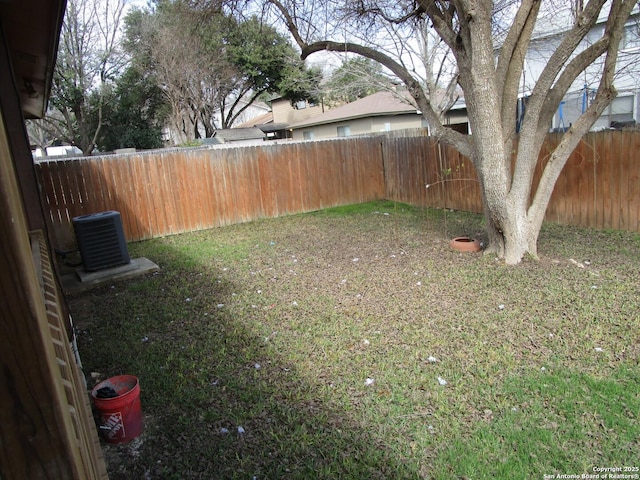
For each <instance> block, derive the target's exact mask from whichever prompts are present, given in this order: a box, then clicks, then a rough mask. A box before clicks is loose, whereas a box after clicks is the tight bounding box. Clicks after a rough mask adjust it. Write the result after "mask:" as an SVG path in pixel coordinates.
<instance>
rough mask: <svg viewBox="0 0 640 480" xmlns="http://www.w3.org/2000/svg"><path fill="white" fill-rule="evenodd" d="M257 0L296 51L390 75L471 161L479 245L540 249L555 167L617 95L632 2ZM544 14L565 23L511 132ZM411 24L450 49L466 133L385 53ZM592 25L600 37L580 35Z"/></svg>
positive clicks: (508, 253) (513, 254) (512, 257)
mask: <svg viewBox="0 0 640 480" xmlns="http://www.w3.org/2000/svg"><path fill="white" fill-rule="evenodd" d="M265 1H266V2H267V4H268V5H271V6H272V7H274V12H275V14H276V15H278V16H279V18H280V20H281V21H282V22H283V24H284V25H286V27H287V28H288V29H289V31H290V32H291V34H292V35H293V37H294V38H295V40H296V42H297V43H298V45H299V46H300V48H301V49H302V56H303V58H306V57H308V56H309V55H312V54H314V53H316V52H321V51H326V50H329V51H336V52H348V53H352V54H358V55H361V56H364V57H367V58H370V59H372V60H374V61H377V62H379V63H381V64H382V65H383V66H384V67H386V68H387V69H388V70H390V71H391V72H393V74H395V75H396V76H397V77H398V78H399V79H400V80H401V81H402V82H403V83H404V84H405V86H406V87H407V89H408V90H409V92H410V94H411V96H412V97H413V98H414V100H415V102H416V104H417V106H418V108H419V109H420V110H421V111H422V112H423V115H424V117H425V119H426V120H427V122H428V123H429V126H430V128H431V131H432V133H433V134H434V135H435V136H436V137H437V138H439V139H440V140H441V141H444V142H446V143H449V144H451V145H453V146H455V147H456V148H457V149H458V150H459V151H460V152H461V153H462V154H464V155H466V156H467V157H469V158H470V159H471V161H472V162H473V164H474V166H475V169H476V171H477V173H478V180H479V182H480V186H481V192H482V197H483V205H484V213H485V218H486V222H487V233H488V237H489V245H488V248H487V251H488V252H492V253H495V254H497V255H498V256H499V257H500V258H503V259H504V260H505V261H506V263H508V264H516V263H519V262H520V261H521V260H522V258H523V257H524V255H525V254H529V255H531V256H533V257H537V240H538V235H539V232H540V228H541V226H542V222H543V219H544V215H545V211H546V209H547V205H548V203H549V200H550V197H551V194H552V192H553V188H554V185H555V183H556V181H557V179H558V176H559V174H560V172H561V171H562V169H563V168H564V166H565V164H566V162H567V160H568V158H569V155H570V154H571V152H572V151H573V150H574V149H575V147H576V146H577V145H578V143H579V142H580V140H581V138H582V137H583V136H584V135H585V134H586V133H587V132H588V131H589V130H590V128H591V126H592V125H593V124H594V122H595V121H596V120H597V119H598V118H599V117H600V115H601V114H602V113H603V112H604V111H605V109H606V108H607V106H608V105H609V104H610V103H611V102H612V100H613V99H614V98H615V96H616V93H617V90H616V88H615V86H614V79H615V76H616V64H617V62H618V53H619V46H620V41H621V39H622V37H623V32H624V28H625V23H626V22H627V21H628V19H629V18H630V15H631V13H632V11H633V9H634V7H637V1H636V0H609V1H607V0H585V1H584V3H582V2H575V1H569V0H566V1H561V0H520V1H513V0H496V1H472V0H450V1H445V0H415V1H410V2H398V1H397V0H354V1H347V2H335V3H334V2H328V3H327V2H319V1H317V2H314V1H309V0H304V1H303V0H265ZM559 8H562V10H558V9H559ZM572 9H573V11H574V12H575V16H574V17H571V10H572ZM541 18H546V19H547V20H545V21H554V20H560V19H567V18H568V19H569V21H568V22H566V24H565V25H561V27H562V28H561V33H559V35H560V36H559V40H558V42H557V45H555V47H554V49H553V51H550V52H549V56H548V59H547V61H546V63H545V64H544V66H543V69H542V71H541V72H540V74H539V75H538V76H537V78H536V79H535V81H534V84H533V87H532V89H531V92H530V95H529V97H528V102H527V109H526V112H525V113H524V116H523V118H522V121H521V125H520V127H521V128H520V131H519V137H518V138H517V137H516V118H517V115H516V108H517V102H518V98H519V90H520V88H521V77H522V72H523V68H524V60H525V56H526V54H527V50H528V47H529V44H530V42H531V40H532V38H533V34H534V29H536V28H537V27H538V28H539V27H540V25H538V21H539V19H541ZM417 22H428V24H429V25H431V26H432V27H433V29H434V30H435V31H436V32H437V34H438V36H439V37H440V38H441V39H442V41H443V42H444V43H445V44H446V46H447V47H448V48H449V49H450V50H451V53H452V55H453V58H454V59H455V61H456V65H457V69H458V73H459V76H458V85H459V86H460V87H461V88H462V90H463V92H464V98H465V103H466V106H467V112H468V116H469V122H470V127H471V131H472V135H464V134H461V133H458V132H455V131H453V130H451V129H448V128H445V127H444V125H443V124H442V119H441V116H440V115H439V113H438V111H437V110H438V107H437V106H436V105H434V103H433V102H432V100H431V98H430V95H429V92H428V91H427V89H426V88H425V85H424V82H421V81H420V78H419V75H418V74H416V73H415V72H414V71H413V70H412V69H411V68H410V67H409V66H408V65H407V63H406V61H405V60H403V52H404V49H403V45H402V44H398V45H395V47H396V49H395V52H394V53H392V52H391V48H390V47H391V46H392V45H391V43H392V42H393V40H391V39H390V38H391V37H390V36H389V35H388V32H389V31H394V30H399V29H400V30H401V29H407V30H409V29H412V28H413V27H414V25H416V23H417ZM600 22H601V23H602V30H601V34H600V35H599V36H598V37H597V38H595V39H593V38H590V39H589V41H588V42H587V41H585V39H586V38H587V36H588V35H589V34H590V33H593V31H594V29H595V27H596V25H598V24H599V23H600ZM541 23H542V21H541ZM497 48H498V49H497ZM496 49H497V50H496ZM591 68H597V69H598V73H599V74H598V77H597V78H598V83H597V84H596V85H594V88H593V94H592V98H591V101H590V103H589V105H588V108H586V109H585V111H584V112H583V113H582V115H581V116H580V117H579V118H578V119H576V120H575V121H574V122H573V123H572V125H571V126H570V128H569V129H568V130H567V131H566V132H565V133H564V135H563V137H562V139H561V140H560V142H559V144H558V146H557V147H556V148H555V149H554V150H553V151H552V152H550V154H549V158H548V161H547V163H546V165H545V168H544V171H543V173H542V177H541V179H540V181H539V182H538V184H537V185H535V188H534V185H533V175H534V170H535V168H536V165H537V164H538V156H539V154H540V151H541V148H542V145H543V142H544V140H545V137H546V135H547V133H548V131H549V128H550V125H551V122H552V119H553V117H554V114H555V113H556V111H557V110H558V106H559V104H560V102H561V101H562V99H563V97H564V96H565V94H566V93H567V91H568V90H569V89H570V88H571V87H572V85H574V84H575V83H576V82H577V81H579V80H580V76H581V75H582V74H584V73H585V72H586V71H587V69H591ZM516 140H518V141H517V143H516ZM512 159H515V162H514V163H513V166H512Z"/></svg>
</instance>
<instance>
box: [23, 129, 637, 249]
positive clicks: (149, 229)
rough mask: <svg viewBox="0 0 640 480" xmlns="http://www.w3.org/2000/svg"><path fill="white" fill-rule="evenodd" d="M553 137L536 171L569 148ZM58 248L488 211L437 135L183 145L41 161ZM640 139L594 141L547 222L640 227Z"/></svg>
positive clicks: (615, 136) (468, 173) (599, 136)
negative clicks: (313, 220)
mask: <svg viewBox="0 0 640 480" xmlns="http://www.w3.org/2000/svg"><path fill="white" fill-rule="evenodd" d="M558 140H559V137H558V136H557V135H550V136H549V138H548V139H547V142H546V145H545V147H544V148H543V151H542V154H541V158H540V163H539V165H538V168H537V170H536V175H537V177H536V182H537V178H538V177H539V175H540V173H541V170H542V166H543V165H544V164H545V162H546V161H547V158H548V152H549V151H550V149H551V148H552V147H553V146H554V145H555V144H556V143H557V142H558ZM36 170H37V173H38V178H39V181H40V185H41V189H42V192H43V202H44V208H45V212H46V216H47V218H48V219H49V220H50V226H51V229H52V234H53V238H54V239H55V242H56V245H55V246H56V247H57V248H61V249H68V248H72V247H73V245H74V244H75V238H74V233H73V226H72V219H73V217H76V216H79V215H85V214H90V213H96V212H101V211H106V210H117V211H119V212H120V213H121V216H122V221H123V227H124V230H125V235H126V237H127V240H128V241H135V240H143V239H148V238H152V237H157V236H163V235H170V234H174V233H180V232H187V231H193V230H198V229H204V228H211V227H216V226H221V225H228V224H232V223H239V222H246V221H250V220H255V219H258V218H265V217H276V216H280V215H287V214H292V213H298V212H305V211H312V210H319V209H323V208H327V207H332V206H338V205H346V204H353V203H360V202H367V201H371V200H376V199H383V198H385V199H389V200H395V201H399V202H405V203H409V204H412V205H417V206H430V207H438V208H451V209H456V210H467V211H473V212H481V211H482V202H481V197H480V187H479V184H478V181H477V177H476V173H475V170H474V168H473V166H472V165H471V162H470V161H469V160H468V159H467V158H465V157H463V156H461V155H460V154H459V153H458V152H457V151H455V149H453V148H451V147H448V146H445V145H441V144H438V143H437V142H435V141H434V140H433V139H430V138H427V137H406V138H391V137H385V136H379V137H359V138H352V139H336V140H330V141H319V142H301V143H285V144H277V145H273V144H265V145H264V146H251V147H222V148H220V147H214V148H209V149H190V150H187V149H176V150H166V151H156V152H145V153H138V154H129V155H124V156H119V157H116V156H104V157H89V158H78V159H65V160H56V161H45V162H40V163H37V164H36ZM639 211H640V133H639V132H600V133H591V134H589V135H587V136H586V137H585V138H584V139H583V141H582V142H581V143H580V145H579V146H578V148H577V149H576V151H575V152H574V153H573V154H572V156H571V158H570V159H569V162H568V164H567V167H566V168H565V169H564V171H563V173H562V174H561V176H560V178H559V180H558V183H557V185H556V188H555V190H554V193H553V197H552V199H551V203H550V205H549V208H548V210H547V217H546V218H547V220H548V221H553V222H558V223H566V224H576V225H583V226H587V227H595V228H612V229H620V230H629V231H640V217H639Z"/></svg>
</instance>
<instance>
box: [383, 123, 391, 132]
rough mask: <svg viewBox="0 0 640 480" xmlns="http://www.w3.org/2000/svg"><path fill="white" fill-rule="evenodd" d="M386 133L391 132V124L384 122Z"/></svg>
mask: <svg viewBox="0 0 640 480" xmlns="http://www.w3.org/2000/svg"><path fill="white" fill-rule="evenodd" d="M384 131H385V132H390V131H391V122H384Z"/></svg>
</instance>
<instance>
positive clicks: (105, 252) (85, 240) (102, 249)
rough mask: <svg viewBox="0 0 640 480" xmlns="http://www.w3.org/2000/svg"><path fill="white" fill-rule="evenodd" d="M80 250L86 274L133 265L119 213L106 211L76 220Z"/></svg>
mask: <svg viewBox="0 0 640 480" xmlns="http://www.w3.org/2000/svg"><path fill="white" fill-rule="evenodd" d="M73 228H74V230H75V232H76V240H77V242H78V250H80V256H81V257H82V265H83V267H84V269H85V270H86V271H87V272H93V271H96V270H102V269H105V268H110V267H115V266H118V265H124V264H127V263H129V262H130V261H131V259H130V258H129V252H128V251H127V243H126V241H125V237H124V231H123V229H122V221H121V219H120V212H116V211H107V212H100V213H92V214H90V215H82V216H80V217H75V218H74V219H73Z"/></svg>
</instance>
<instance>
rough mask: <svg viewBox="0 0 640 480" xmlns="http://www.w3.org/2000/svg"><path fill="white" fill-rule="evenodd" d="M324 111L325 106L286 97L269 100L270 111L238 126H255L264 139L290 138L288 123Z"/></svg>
mask: <svg viewBox="0 0 640 480" xmlns="http://www.w3.org/2000/svg"><path fill="white" fill-rule="evenodd" d="M324 111H325V106H324V105H322V104H320V105H318V104H315V103H310V102H307V101H300V102H296V103H295V104H293V105H292V104H291V102H290V101H289V100H287V99H286V98H275V99H273V100H272V101H271V111H270V112H268V113H264V114H262V115H259V116H257V117H254V118H252V119H251V120H249V121H247V122H244V123H242V124H240V125H238V127H257V128H259V129H260V130H262V131H263V132H264V133H265V135H266V140H279V139H283V138H291V132H290V130H289V125H291V124H292V123H295V122H300V121H302V120H306V119H308V118H312V117H315V116H317V115H320V114H322V113H323V112H324Z"/></svg>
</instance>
